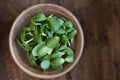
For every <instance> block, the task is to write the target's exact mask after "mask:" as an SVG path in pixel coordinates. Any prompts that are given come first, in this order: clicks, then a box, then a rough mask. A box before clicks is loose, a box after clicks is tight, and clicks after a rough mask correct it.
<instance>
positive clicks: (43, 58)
mask: <svg viewBox="0 0 120 80" xmlns="http://www.w3.org/2000/svg"><path fill="white" fill-rule="evenodd" d="M49 59H50V55H46V56H43V57H42V58H41V59H40V61H43V60H49Z"/></svg>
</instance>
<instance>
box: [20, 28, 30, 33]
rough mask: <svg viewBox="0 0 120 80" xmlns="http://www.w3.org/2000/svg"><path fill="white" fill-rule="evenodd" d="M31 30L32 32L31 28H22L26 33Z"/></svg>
mask: <svg viewBox="0 0 120 80" xmlns="http://www.w3.org/2000/svg"><path fill="white" fill-rule="evenodd" d="M30 30H31V29H30V27H23V28H22V31H25V32H26V31H30Z"/></svg>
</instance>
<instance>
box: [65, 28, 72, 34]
mask: <svg viewBox="0 0 120 80" xmlns="http://www.w3.org/2000/svg"><path fill="white" fill-rule="evenodd" d="M72 30H74V28H66V30H65V31H66V32H67V33H69V32H71V31H72Z"/></svg>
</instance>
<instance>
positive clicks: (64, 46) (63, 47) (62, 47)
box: [58, 45, 67, 51]
mask: <svg viewBox="0 0 120 80" xmlns="http://www.w3.org/2000/svg"><path fill="white" fill-rule="evenodd" d="M66 48H67V46H66V45H63V46H61V47H60V48H59V49H58V51H62V50H64V49H66Z"/></svg>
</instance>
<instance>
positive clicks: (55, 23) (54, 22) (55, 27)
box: [48, 17, 60, 31]
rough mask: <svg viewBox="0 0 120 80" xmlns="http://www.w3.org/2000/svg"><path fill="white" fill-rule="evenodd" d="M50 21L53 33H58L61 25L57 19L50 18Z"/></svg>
mask: <svg viewBox="0 0 120 80" xmlns="http://www.w3.org/2000/svg"><path fill="white" fill-rule="evenodd" d="M48 21H49V22H50V29H51V30H52V31H57V30H58V29H59V27H60V25H59V23H58V21H57V20H56V18H54V17H50V18H48Z"/></svg>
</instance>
